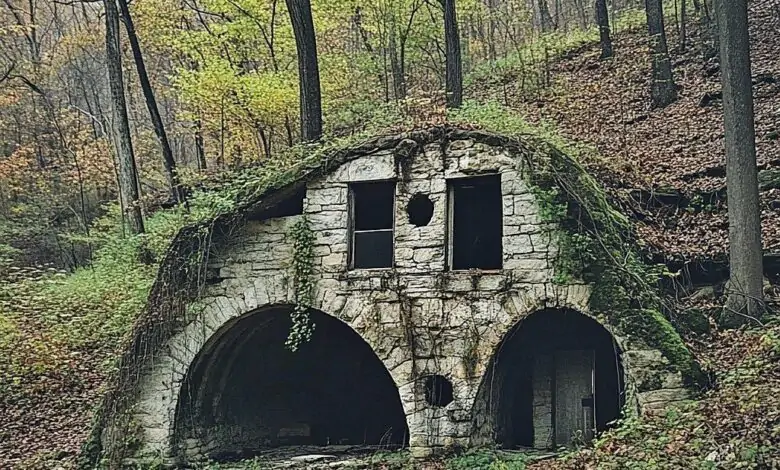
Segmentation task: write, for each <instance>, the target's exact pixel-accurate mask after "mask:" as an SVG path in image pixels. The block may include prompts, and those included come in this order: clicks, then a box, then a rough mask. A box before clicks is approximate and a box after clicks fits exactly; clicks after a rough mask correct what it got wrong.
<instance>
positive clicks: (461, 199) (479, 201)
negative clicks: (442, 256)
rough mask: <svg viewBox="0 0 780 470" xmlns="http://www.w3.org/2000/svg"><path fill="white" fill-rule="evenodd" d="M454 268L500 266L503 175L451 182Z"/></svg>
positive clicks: (451, 230)
mask: <svg viewBox="0 0 780 470" xmlns="http://www.w3.org/2000/svg"><path fill="white" fill-rule="evenodd" d="M449 184H450V236H451V237H452V238H451V240H452V241H451V245H450V246H451V249H452V251H451V254H450V256H451V258H450V263H451V264H450V266H451V269H456V270H457V269H501V266H502V261H503V250H502V245H501V237H502V234H503V229H502V224H503V220H502V215H503V202H502V198H501V176H500V175H489V176H478V177H474V178H462V179H456V180H451V181H450V183H449Z"/></svg>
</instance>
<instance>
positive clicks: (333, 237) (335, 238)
mask: <svg viewBox="0 0 780 470" xmlns="http://www.w3.org/2000/svg"><path fill="white" fill-rule="evenodd" d="M347 235H348V234H347V229H346V227H341V228H334V229H328V230H320V231H317V232H315V237H314V244H315V245H328V246H331V245H346V244H347Z"/></svg>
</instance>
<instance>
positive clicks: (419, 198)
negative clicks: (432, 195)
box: [406, 194, 433, 227]
mask: <svg viewBox="0 0 780 470" xmlns="http://www.w3.org/2000/svg"><path fill="white" fill-rule="evenodd" d="M406 213H407V214H409V223H411V224H412V225H414V226H415V227H424V226H426V225H428V222H430V221H431V218H432V217H433V202H431V200H430V199H429V198H428V196H426V195H425V194H415V195H414V196H413V197H412V199H411V200H410V201H409V205H407V206H406Z"/></svg>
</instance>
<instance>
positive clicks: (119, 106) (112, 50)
mask: <svg viewBox="0 0 780 470" xmlns="http://www.w3.org/2000/svg"><path fill="white" fill-rule="evenodd" d="M114 2H115V0H103V4H104V5H105V9H106V64H107V65H108V82H109V88H110V90H111V104H112V111H113V118H114V129H115V131H114V133H115V136H116V137H115V142H116V150H117V151H116V154H117V163H118V167H119V170H118V179H119V197H120V202H121V203H122V209H123V211H124V214H125V215H126V217H127V223H128V224H129V226H130V230H131V231H132V232H133V233H143V232H144V220H143V216H142V215H141V205H140V203H139V200H138V199H139V195H138V171H137V169H136V166H135V155H134V154H133V143H132V141H131V139H130V123H129V121H128V119H127V103H126V102H125V89H124V83H123V78H122V54H121V51H120V49H119V11H118V10H117V7H116V3H114Z"/></svg>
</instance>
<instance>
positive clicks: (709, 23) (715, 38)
mask: <svg viewBox="0 0 780 470" xmlns="http://www.w3.org/2000/svg"><path fill="white" fill-rule="evenodd" d="M711 9H712V0H710V2H709V4H708V2H707V0H704V2H703V9H702V15H701V18H700V23H701V30H702V34H701V37H702V46H701V50H702V56H703V58H704V62H708V61H709V60H710V59H712V58H714V57H717V56H718V51H719V50H720V44H719V42H720V39H719V36H720V33H718V22H717V21H716V20H715V18H714V17H713V16H714V13H713V12H712V11H710V10H711Z"/></svg>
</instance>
